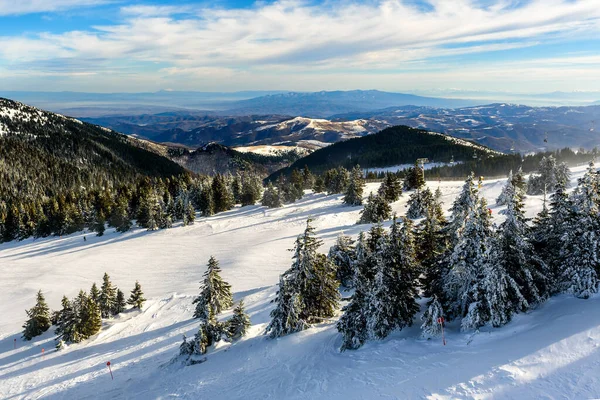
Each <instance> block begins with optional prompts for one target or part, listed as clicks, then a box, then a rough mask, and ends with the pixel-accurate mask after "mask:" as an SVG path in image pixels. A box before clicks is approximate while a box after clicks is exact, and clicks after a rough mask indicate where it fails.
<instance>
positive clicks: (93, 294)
mask: <svg viewBox="0 0 600 400" xmlns="http://www.w3.org/2000/svg"><path fill="white" fill-rule="evenodd" d="M90 298H91V299H92V300H93V301H95V302H96V303H97V304H100V291H99V290H98V286H96V282H94V283H93V284H92V288H91V289H90Z"/></svg>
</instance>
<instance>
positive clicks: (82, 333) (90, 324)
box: [74, 291, 102, 341]
mask: <svg viewBox="0 0 600 400" xmlns="http://www.w3.org/2000/svg"><path fill="white" fill-rule="evenodd" d="M75 310H76V312H77V317H76V322H75V326H74V329H75V333H76V334H75V335H74V336H75V337H76V338H77V340H78V341H81V340H84V339H87V338H89V337H90V336H93V335H95V334H96V333H98V332H99V331H100V328H102V315H101V314H100V307H98V303H96V302H95V301H94V300H93V299H92V298H91V297H89V296H87V295H86V293H85V292H83V291H80V292H79V296H78V297H77V299H76V300H75Z"/></svg>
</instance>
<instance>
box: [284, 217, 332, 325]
mask: <svg viewBox="0 0 600 400" xmlns="http://www.w3.org/2000/svg"><path fill="white" fill-rule="evenodd" d="M312 221H313V220H312V219H311V218H309V219H308V220H307V221H306V229H305V230H304V233H303V234H302V235H300V236H298V238H297V239H296V243H295V245H294V248H293V249H292V251H293V252H294V255H293V256H292V259H293V260H294V261H293V262H292V266H291V267H290V269H288V270H287V271H286V272H285V273H284V275H286V277H287V279H288V280H289V281H290V282H291V283H292V284H293V285H294V287H295V288H296V290H297V291H298V294H299V299H300V301H301V308H300V317H301V318H302V319H304V320H305V321H307V322H308V323H312V322H315V321H316V322H318V321H320V320H321V319H323V318H329V317H332V316H333V315H334V313H335V310H336V308H337V305H338V301H339V292H338V286H339V282H338V281H337V280H336V279H335V265H334V264H333V263H332V262H331V261H329V260H328V259H327V257H325V255H324V254H320V253H318V252H317V249H318V248H319V247H320V246H321V244H322V243H323V242H322V241H320V240H318V239H317V238H316V237H315V229H314V227H313V226H312V225H311V223H312Z"/></svg>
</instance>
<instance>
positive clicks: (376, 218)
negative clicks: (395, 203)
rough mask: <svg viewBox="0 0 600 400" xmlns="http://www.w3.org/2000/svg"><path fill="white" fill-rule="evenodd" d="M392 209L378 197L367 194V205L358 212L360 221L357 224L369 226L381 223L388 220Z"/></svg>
mask: <svg viewBox="0 0 600 400" xmlns="http://www.w3.org/2000/svg"><path fill="white" fill-rule="evenodd" d="M391 214H392V207H390V205H389V204H388V203H387V202H386V201H385V199H384V198H383V197H381V196H379V195H373V193H371V194H369V197H368V199H367V204H365V206H364V208H363V210H362V211H361V212H360V219H359V220H358V222H357V224H370V223H378V222H383V221H386V220H388V219H390V217H391Z"/></svg>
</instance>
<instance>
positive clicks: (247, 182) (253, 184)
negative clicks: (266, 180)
mask: <svg viewBox="0 0 600 400" xmlns="http://www.w3.org/2000/svg"><path fill="white" fill-rule="evenodd" d="M261 192H262V184H261V182H260V180H259V179H258V178H257V177H255V176H250V175H247V176H245V177H244V180H243V185H242V196H241V199H240V200H241V201H240V202H241V203H242V206H252V205H254V204H256V202H257V201H259V200H260V196H261Z"/></svg>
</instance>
